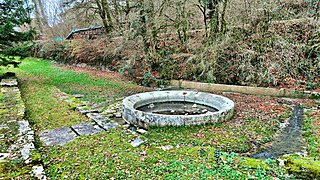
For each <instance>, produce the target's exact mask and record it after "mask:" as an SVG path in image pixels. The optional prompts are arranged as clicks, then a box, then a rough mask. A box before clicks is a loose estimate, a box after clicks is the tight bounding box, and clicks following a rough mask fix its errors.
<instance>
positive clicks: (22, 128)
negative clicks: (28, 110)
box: [18, 120, 31, 135]
mask: <svg viewBox="0 0 320 180" xmlns="http://www.w3.org/2000/svg"><path fill="white" fill-rule="evenodd" d="M18 124H19V134H20V135H21V134H26V133H27V132H28V131H31V128H30V127H29V122H28V121H24V120H22V121H18Z"/></svg>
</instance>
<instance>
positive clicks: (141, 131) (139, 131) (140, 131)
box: [137, 129, 148, 134]
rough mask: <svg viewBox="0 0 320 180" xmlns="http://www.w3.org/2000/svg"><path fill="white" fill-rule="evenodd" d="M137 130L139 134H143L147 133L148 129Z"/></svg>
mask: <svg viewBox="0 0 320 180" xmlns="http://www.w3.org/2000/svg"><path fill="white" fill-rule="evenodd" d="M137 132H138V133H140V134H145V133H147V132H148V131H146V130H144V129H137Z"/></svg>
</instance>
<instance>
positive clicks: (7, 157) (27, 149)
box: [0, 76, 46, 179]
mask: <svg viewBox="0 0 320 180" xmlns="http://www.w3.org/2000/svg"><path fill="white" fill-rule="evenodd" d="M17 86H18V81H17V79H16V78H15V77H14V76H13V77H10V78H7V79H2V80H1V83H0V88H1V95H2V98H3V100H2V102H3V103H2V104H1V103H0V114H1V117H2V118H1V120H0V144H1V145H2V147H0V162H6V161H22V162H24V163H25V164H26V165H31V166H32V171H31V172H30V175H31V177H33V178H35V179H46V175H45V173H44V168H43V166H42V165H41V164H40V163H39V162H38V163H35V162H33V161H32V154H33V152H34V151H35V150H36V148H35V143H34V140H35V139H34V135H35V133H34V131H33V130H32V129H31V126H30V124H29V122H28V121H26V120H24V116H25V106H24V103H23V101H22V98H21V93H20V90H19V88H18V87H17Z"/></svg>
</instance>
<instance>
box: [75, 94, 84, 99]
mask: <svg viewBox="0 0 320 180" xmlns="http://www.w3.org/2000/svg"><path fill="white" fill-rule="evenodd" d="M72 96H73V97H75V98H83V97H84V95H83V94H72Z"/></svg>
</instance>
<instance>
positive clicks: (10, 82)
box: [0, 79, 18, 86]
mask: <svg viewBox="0 0 320 180" xmlns="http://www.w3.org/2000/svg"><path fill="white" fill-rule="evenodd" d="M17 85H18V81H17V79H2V80H1V82H0V86H17Z"/></svg>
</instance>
